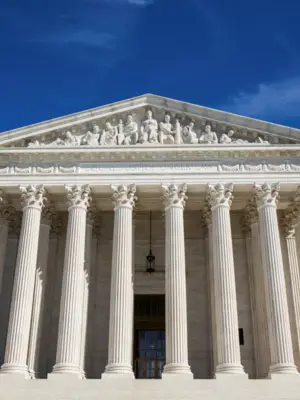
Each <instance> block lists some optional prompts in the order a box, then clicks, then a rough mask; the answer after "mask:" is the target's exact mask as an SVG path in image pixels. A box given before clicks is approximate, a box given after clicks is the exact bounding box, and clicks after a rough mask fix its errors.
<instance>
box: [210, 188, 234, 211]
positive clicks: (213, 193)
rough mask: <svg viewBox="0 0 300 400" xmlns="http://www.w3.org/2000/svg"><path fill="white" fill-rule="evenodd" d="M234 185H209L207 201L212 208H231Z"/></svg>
mask: <svg viewBox="0 0 300 400" xmlns="http://www.w3.org/2000/svg"><path fill="white" fill-rule="evenodd" d="M232 192H233V184H232V183H226V184H225V185H224V184H221V183H217V184H216V185H208V193H207V197H206V200H207V201H208V203H209V204H210V206H211V207H216V206H219V205H225V206H228V207H231V204H232V200H233V195H232Z"/></svg>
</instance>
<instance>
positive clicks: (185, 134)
mask: <svg viewBox="0 0 300 400" xmlns="http://www.w3.org/2000/svg"><path fill="white" fill-rule="evenodd" d="M193 129H194V123H193V122H190V123H189V124H188V125H186V126H185V127H184V128H183V131H182V139H183V143H185V144H196V143H198V137H197V133H196V132H195V131H194V130H193Z"/></svg>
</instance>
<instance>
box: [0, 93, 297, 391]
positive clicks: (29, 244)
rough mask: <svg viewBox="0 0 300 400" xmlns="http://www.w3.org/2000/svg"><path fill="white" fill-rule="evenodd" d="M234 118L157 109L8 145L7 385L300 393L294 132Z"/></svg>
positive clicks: (58, 126)
mask: <svg viewBox="0 0 300 400" xmlns="http://www.w3.org/2000/svg"><path fill="white" fill-rule="evenodd" d="M149 110H151V113H150V112H149ZM223 114H224V113H223ZM223 114H222V113H220V112H216V111H212V110H206V111H205V113H204V112H203V109H202V108H197V107H196V106H192V105H189V106H185V107H183V105H182V104H177V103H176V102H173V101H169V102H163V101H161V99H160V98H156V97H155V96H154V97H153V96H148V97H147V96H146V98H144V99H143V98H139V99H137V100H135V101H133V100H132V101H131V102H127V103H126V102H125V103H121V104H119V105H117V106H114V107H109V106H108V107H106V108H104V109H102V110H96V111H93V112H91V113H87V114H84V113H83V114H81V115H77V116H73V117H66V118H65V119H64V120H57V121H52V122H49V123H48V125H47V123H44V125H43V124H38V125H37V126H35V127H31V128H24V129H23V130H22V129H21V130H19V131H18V132H11V133H7V134H4V135H3V136H1V138H0V145H1V146H2V147H1V148H0V161H1V163H0V188H1V190H2V192H1V199H2V201H1V210H0V211H1V220H0V224H1V226H0V227H1V229H0V235H1V251H0V288H1V292H0V296H1V297H0V299H1V304H3V305H4V306H3V313H2V314H1V318H2V319H1V324H0V326H1V327H3V328H1V330H0V355H1V364H2V368H1V370H0V380H1V382H3V383H4V384H6V383H5V382H11V381H12V380H13V379H18V381H20V377H22V379H23V378H24V377H25V378H30V379H31V380H35V379H42V378H44V380H45V382H50V384H53V385H54V386H53V387H57V388H58V387H61V386H60V385H64V384H65V382H70V379H71V381H72V382H76V383H75V384H74V385H75V386H76V385H77V381H78V380H79V381H80V382H81V381H84V382H88V381H91V382H93V381H92V379H93V380H94V379H99V380H100V379H101V382H102V383H101V384H102V385H103V388H104V387H105V388H110V389H109V390H108V392H107V393H108V394H109V393H112V392H110V390H116V388H115V387H114V386H118V385H119V384H118V383H111V382H121V381H122V383H120V385H125V386H124V387H127V388H129V387H130V390H133V391H134V396H133V397H134V398H136V396H137V392H138V389H137V388H138V385H140V383H135V382H136V381H139V382H140V380H145V379H153V378H159V379H160V378H162V379H161V380H160V383H161V385H162V386H161V387H162V388H166V387H169V388H171V386H172V385H174V387H175V386H176V387H178V393H183V392H182V390H183V388H184V387H185V385H191V386H190V387H194V386H192V385H195V383H194V382H195V381H197V380H198V379H201V380H205V379H210V380H211V381H214V379H213V378H216V380H217V381H218V382H219V383H218V385H225V386H226V385H227V386H226V387H227V388H228V384H229V385H232V386H234V387H235V385H242V384H241V383H240V382H241V381H243V382H244V384H243V385H248V384H249V385H250V386H251V385H252V382H254V380H255V379H256V378H258V379H264V380H265V381H266V382H275V381H277V380H278V379H286V380H287V379H289V382H295V380H299V381H300V378H299V375H298V372H297V368H300V325H299V315H300V300H299V295H298V293H299V288H300V269H299V262H298V258H299V254H300V250H299V244H298V243H299V239H300V233H299V232H300V231H299V225H298V218H299V215H300V201H299V198H300V197H299V190H300V189H299V183H300V181H299V176H300V175H299V173H300V162H299V156H300V146H299V144H298V142H299V139H298V136H297V134H298V133H297V132H296V131H295V130H286V129H285V128H282V129H281V127H277V126H272V125H266V124H264V123H262V122H261V123H259V122H257V121H254V122H253V121H252V120H247V119H244V118H242V119H240V117H238V116H228V115H223ZM231 131H233V132H231ZM150 212H151V228H150V225H149V218H150ZM150 236H151V240H150V239H149V238H150ZM149 247H150V249H151V251H152V254H153V255H154V256H155V268H154V271H153V272H152V273H151V274H150V273H149V271H148V272H147V265H148V264H147V256H148V254H149ZM143 296H146V297H147V296H148V297H149V299H150V300H149V301H150V303H151V301H152V302H154V299H155V298H156V299H158V298H160V299H163V300H162V301H163V304H164V306H163V311H162V309H160V312H158V316H157V319H156V320H155V321H154V319H155V318H154V319H153V320H151V318H152V317H153V316H152V314H151V313H150V312H149V313H148V314H149V315H148V314H147V313H146V314H147V315H148V316H147V318H148V319H147V318H146V319H147V320H143V321H142V320H141V315H139V316H138V315H137V313H136V312H135V305H136V304H137V303H138V300H137V299H138V298H140V299H141V297H143ZM151 299H152V300H151ZM160 304H162V303H160ZM160 307H162V306H161V305H160ZM158 308H159V307H158ZM154 353H155V354H154ZM14 377H15V378H14ZM116 378H126V379H122V380H121V381H120V379H119V380H118V381H116V380H115V379H116ZM135 378H138V379H135ZM248 378H251V379H249V380H248ZM268 378H270V379H268ZM226 380H228V382H231V383H227V384H225V383H224V382H225V381H226ZM125 381H126V382H127V383H126V382H125ZM249 381H250V383H248V382H249ZM170 382H172V383H170ZM237 382H238V383H237ZM82 383H83V382H82ZM83 384H85V383H83ZM92 384H93V383H92ZM297 384H298V383H296V384H295V385H297ZM126 385H127V386H126ZM128 385H129V386H128ZM145 385H146V383H145ZM274 385H275V383H274ZM292 385H294V384H292ZM225 386H224V388H225ZM250 386H249V387H250ZM145 387H146V386H145ZM247 387H248V386H247ZM251 387H252V386H251ZM105 390H106V389H105ZM136 390H137V392H136ZM197 390H198V389H197ZM197 390H196V389H195V395H196V393H198V394H199V391H197ZM272 390H273V389H272ZM272 393H273V392H272ZM274 393H275V389H274ZM198 394H197V395H198Z"/></svg>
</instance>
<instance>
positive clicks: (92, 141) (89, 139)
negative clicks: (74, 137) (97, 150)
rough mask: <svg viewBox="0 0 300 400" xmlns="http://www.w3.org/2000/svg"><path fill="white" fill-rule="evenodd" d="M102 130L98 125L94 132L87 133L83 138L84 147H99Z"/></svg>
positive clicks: (94, 127) (95, 126)
mask: <svg viewBox="0 0 300 400" xmlns="http://www.w3.org/2000/svg"><path fill="white" fill-rule="evenodd" d="M99 136H100V129H99V126H98V125H94V126H93V131H92V132H91V131H87V132H86V133H85V134H84V135H83V136H82V138H81V143H80V144H81V145H83V146H94V147H96V146H98V145H99Z"/></svg>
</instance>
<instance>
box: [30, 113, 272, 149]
mask: <svg viewBox="0 0 300 400" xmlns="http://www.w3.org/2000/svg"><path fill="white" fill-rule="evenodd" d="M100 122H101V121H100ZM235 135H236V132H235V131H234V130H233V129H229V130H228V131H227V132H225V133H224V132H223V133H220V132H216V131H215V130H214V129H213V128H212V126H211V125H210V124H208V123H206V124H205V126H204V128H203V127H202V125H201V127H200V129H199V128H198V129H196V128H195V122H194V121H190V122H188V123H185V124H183V123H182V120H180V119H179V118H178V117H177V118H174V120H172V118H171V115H170V114H169V113H165V115H164V116H163V118H160V120H159V119H158V118H155V116H154V115H153V112H152V110H150V109H148V110H146V113H145V115H144V116H143V117H142V118H141V119H140V121H137V120H135V119H134V117H133V115H132V114H128V115H127V117H126V118H125V123H123V120H122V119H120V120H119V122H118V123H116V121H115V120H109V121H106V122H105V123H104V126H103V127H102V128H100V126H99V125H97V124H96V123H95V124H93V126H92V128H90V129H87V130H86V131H85V132H80V134H78V133H76V134H74V133H73V131H72V132H71V131H70V130H67V131H65V132H63V133H62V134H61V137H58V138H56V139H55V140H54V141H53V140H52V141H49V140H48V141H46V140H41V141H39V140H33V141H32V142H30V143H29V144H28V147H43V146H46V147H57V146H68V147H77V146H90V147H99V146H100V147H102V146H103V147H105V146H128V145H147V144H148V145H153V144H158V145H159V144H160V145H167V144H169V145H173V144H174V145H180V144H191V145H196V144H203V145H211V144H216V145H222V144H223V145H228V144H236V145H243V144H247V143H252V144H253V143H257V144H270V143H269V142H268V141H267V140H265V139H263V138H262V137H260V136H258V137H257V138H256V139H255V140H251V141H250V140H246V139H242V138H240V137H235Z"/></svg>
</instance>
